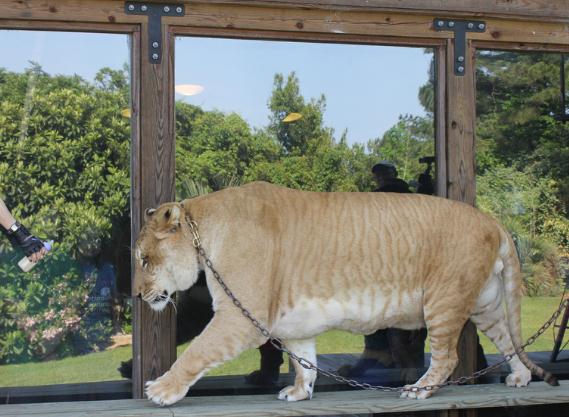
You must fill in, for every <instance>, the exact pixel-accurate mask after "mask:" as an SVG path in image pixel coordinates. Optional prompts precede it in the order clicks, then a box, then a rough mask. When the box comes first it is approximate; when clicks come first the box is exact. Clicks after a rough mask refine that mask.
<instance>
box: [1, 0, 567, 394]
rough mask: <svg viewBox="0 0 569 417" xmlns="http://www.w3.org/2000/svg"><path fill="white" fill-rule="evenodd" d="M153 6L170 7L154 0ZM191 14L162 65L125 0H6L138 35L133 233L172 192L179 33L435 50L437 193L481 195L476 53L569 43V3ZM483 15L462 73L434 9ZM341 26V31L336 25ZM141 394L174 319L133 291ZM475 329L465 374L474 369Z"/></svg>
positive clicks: (459, 2)
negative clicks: (483, 26)
mask: <svg viewBox="0 0 569 417" xmlns="http://www.w3.org/2000/svg"><path fill="white" fill-rule="evenodd" d="M154 2H155V3H172V2H168V1H165V0H154ZM176 3H184V4H185V5H186V15H185V16H184V17H168V18H163V19H162V25H163V27H162V32H163V39H164V50H163V59H162V63H161V64H151V63H150V62H148V59H147V56H148V55H147V50H148V49H147V48H148V25H147V18H146V17H145V16H137V15H126V14H125V13H124V1H119V0H50V1H39V0H0V29H30V30H62V31H86V32H104V33H123V34H124V33H126V34H129V35H130V36H131V38H132V45H133V48H132V54H131V68H132V117H131V121H132V147H131V148H132V163H131V178H132V197H131V203H132V209H131V210H132V212H131V215H132V216H131V218H132V232H133V233H132V236H133V240H134V239H135V238H136V236H137V234H138V231H139V230H140V226H141V222H142V213H143V210H144V209H145V208H147V207H155V206H156V205H158V204H160V203H162V202H164V201H169V200H172V199H173V198H174V169H175V168H174V158H175V155H174V153H175V148H174V140H175V138H174V136H175V129H174V126H175V124H174V123H175V120H174V91H173V86H174V77H173V75H174V70H173V68H174V38H175V35H196V36H221V37H238V38H246V39H287V40H296V41H318V42H342V43H344V42H345V43H377V44H388V45H409V46H432V47H434V48H435V51H436V52H435V53H436V58H437V69H436V71H437V80H438V81H437V94H436V96H437V101H436V151H437V173H438V178H437V185H438V189H439V190H440V192H439V194H440V195H442V196H445V197H448V198H452V199H457V200H461V201H465V202H468V203H470V204H473V203H474V198H475V179H474V122H475V114H474V111H475V86H474V79H475V78H474V62H473V59H474V53H475V50H476V48H485V49H511V50H547V51H564V52H567V51H569V31H567V29H566V25H567V24H568V23H569V8H567V5H566V0H510V1H507V2H504V1H501V0H469V1H464V0H449V1H447V2H440V1H439V0H422V1H417V0H376V1H366V0H310V1H305V0H209V1H207V0H196V1H189V0H183V1H178V2H176ZM473 16H475V17H476V19H477V20H485V21H486V23H487V28H488V30H487V31H486V32H484V33H471V34H468V36H467V39H468V41H467V54H466V55H467V56H466V59H467V61H466V73H465V76H463V77H457V76H455V75H454V74H453V46H454V39H453V35H452V33H451V32H436V31H434V30H433V28H432V22H433V19H434V18H435V17H437V18H438V17H443V18H457V19H459V18H471V17H473ZM338 31H341V32H342V33H341V34H338V33H336V32H338ZM133 328H134V347H133V350H134V352H133V358H134V361H133V366H134V374H133V385H132V386H133V395H134V397H135V398H140V397H142V396H143V387H144V382H145V381H147V380H149V379H152V378H155V377H157V376H159V375H160V374H161V373H163V372H164V371H166V370H167V369H168V368H169V367H170V365H171V364H172V362H173V361H174V359H175V355H176V352H175V349H176V348H175V317H174V314H173V312H172V311H171V310H168V311H167V312H166V313H163V314H161V315H157V314H155V313H153V312H152V311H151V310H150V309H149V308H148V307H146V306H145V305H144V304H142V303H141V302H140V300H138V299H135V301H134V318H133ZM474 335H475V333H474V331H473V330H472V328H470V330H467V331H466V332H465V333H464V335H463V339H464V340H465V342H463V343H461V348H460V350H461V358H462V360H461V364H460V366H459V369H458V370H457V373H469V372H470V371H471V370H472V369H473V368H474V366H475V359H474V358H475V346H474V343H473V342H472V339H473V338H474Z"/></svg>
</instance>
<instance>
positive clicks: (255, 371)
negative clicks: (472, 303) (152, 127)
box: [176, 38, 436, 390]
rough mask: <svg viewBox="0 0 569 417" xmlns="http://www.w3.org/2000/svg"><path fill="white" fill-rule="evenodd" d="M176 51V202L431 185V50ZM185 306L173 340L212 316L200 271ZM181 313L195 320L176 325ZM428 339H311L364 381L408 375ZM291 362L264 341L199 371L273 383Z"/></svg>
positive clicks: (201, 43) (324, 362)
mask: <svg viewBox="0 0 569 417" xmlns="http://www.w3.org/2000/svg"><path fill="white" fill-rule="evenodd" d="M176 53H177V58H176V93H177V96H176V98H177V101H176V192H177V199H184V198H189V197H194V196H197V195H202V194H206V193H209V192H213V191H217V190H220V189H222V188H225V187H230V186H237V185H242V184H245V183H248V182H251V181H268V182H271V183H274V184H280V185H284V186H287V187H291V188H296V189H303V190H312V191H348V192H357V191H384V192H421V193H424V194H435V193H436V190H435V189H434V178H435V172H434V169H435V167H434V158H433V157H434V128H433V109H434V76H433V67H434V64H433V59H434V56H433V51H432V50H422V49H417V48H394V47H381V46H366V45H336V44H310V43H292V42H267V41H246V40H231V39H206V38H178V39H177V45H176ZM196 57H199V59H196ZM190 86H192V87H190ZM196 86H197V87H199V88H196ZM380 166H381V168H380ZM185 303H187V305H188V306H199V308H200V309H203V313H197V312H195V311H194V312H188V315H187V316H185V317H184V318H182V319H181V320H180V321H179V323H178V336H179V338H178V342H179V343H182V342H185V341H186V339H190V340H191V338H193V337H195V335H196V334H197V333H195V330H196V328H197V329H198V330H199V329H200V326H203V325H204V324H205V323H207V320H209V317H210V316H207V317H205V312H207V311H208V308H210V304H211V298H210V297H209V294H208V292H207V287H206V285H205V281H204V280H203V278H202V280H200V281H199V282H198V284H197V285H196V286H194V287H193V288H191V289H190V290H189V291H188V292H187V293H184V294H183V295H182V296H181V298H179V299H178V306H179V308H180V306H183V305H184V304H185ZM189 310H190V309H189ZM210 314H211V313H210ZM178 317H180V314H179V315H178ZM204 318H205V319H204ZM188 319H189V321H191V322H194V323H199V322H200V320H201V323H202V324H201V325H198V326H195V327H196V328H193V329H191V330H189V331H187V330H185V329H181V327H180V326H182V325H183V322H184V321H185V322H188ZM201 328H203V327H201ZM198 333H199V331H198ZM181 334H186V335H187V336H188V337H186V338H183V339H184V340H181V338H180V335H181ZM425 336H426V332H425V331H418V332H404V331H400V330H397V329H390V330H385V331H380V332H379V333H378V334H376V335H372V336H370V337H368V338H367V340H366V341H364V337H363V336H361V335H353V334H350V333H347V332H342V331H330V332H326V333H325V334H323V335H320V336H319V337H318V338H317V344H318V354H319V356H318V363H319V364H320V365H321V366H322V367H324V368H325V369H329V370H333V371H338V370H339V371H340V373H342V374H344V375H349V376H353V377H357V378H359V379H360V380H362V381H365V382H375V383H383V384H393V385H401V383H402V382H415V380H416V379H417V378H418V377H419V376H420V375H421V374H422V373H423V368H424V363H425V357H424V356H425V355H424V350H425V347H424V341H425ZM190 343H191V341H190ZM186 346H187V345H183V346H179V350H178V351H179V352H180V351H181V350H183V349H185V347H186ZM394 346H397V347H396V348H394ZM259 352H260V353H259ZM362 352H363V354H362ZM284 359H286V356H285V358H284ZM288 365H289V364H288V363H287V362H286V361H284V360H283V355H282V353H281V352H280V351H279V350H278V349H276V348H274V347H273V346H272V345H271V344H265V345H263V346H261V347H260V348H259V350H258V351H257V350H250V351H247V352H245V353H243V354H242V355H241V356H240V357H238V358H237V359H235V360H233V361H230V362H227V363H225V364H223V365H221V366H220V367H218V368H216V369H214V370H212V371H211V372H209V373H208V375H210V376H214V377H216V376H221V375H224V376H225V375H235V376H234V377H233V379H229V380H230V381H231V384H233V385H232V386H233V387H236V386H243V383H244V382H245V386H246V387H249V389H250V390H256V389H260V390H266V389H268V390H276V389H278V388H282V387H283V386H284V385H287V383H288V382H289V381H288V379H290V378H291V375H292V374H288V373H287V372H288V370H289V366H288ZM243 376H245V378H243ZM227 378H229V377H225V378H224V379H220V380H219V384H220V386H221V385H222V384H226V383H228V382H227V381H228V379H227ZM323 383H326V382H325V381H324V380H320V381H319V384H323ZM327 383H328V384H330V383H331V381H328V382H327ZM337 388H339V389H340V388H342V387H341V386H338V387H337Z"/></svg>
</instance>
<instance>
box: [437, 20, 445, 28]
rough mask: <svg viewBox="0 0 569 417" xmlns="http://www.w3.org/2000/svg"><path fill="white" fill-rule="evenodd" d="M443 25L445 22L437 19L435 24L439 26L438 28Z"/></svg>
mask: <svg viewBox="0 0 569 417" xmlns="http://www.w3.org/2000/svg"><path fill="white" fill-rule="evenodd" d="M444 25H445V22H443V21H442V20H439V21H438V22H437V26H438V27H440V28H442V27H443V26H444Z"/></svg>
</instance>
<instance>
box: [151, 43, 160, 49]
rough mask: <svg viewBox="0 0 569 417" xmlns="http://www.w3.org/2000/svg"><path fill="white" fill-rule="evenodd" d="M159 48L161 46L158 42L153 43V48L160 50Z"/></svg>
mask: <svg viewBox="0 0 569 417" xmlns="http://www.w3.org/2000/svg"><path fill="white" fill-rule="evenodd" d="M158 46H160V45H159V44H158V42H152V47H153V48H158Z"/></svg>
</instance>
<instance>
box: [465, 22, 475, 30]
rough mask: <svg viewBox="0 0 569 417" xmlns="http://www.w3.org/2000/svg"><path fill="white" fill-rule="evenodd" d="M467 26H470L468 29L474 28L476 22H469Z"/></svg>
mask: <svg viewBox="0 0 569 417" xmlns="http://www.w3.org/2000/svg"><path fill="white" fill-rule="evenodd" d="M466 26H468V29H474V23H472V22H468V25H466Z"/></svg>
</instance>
